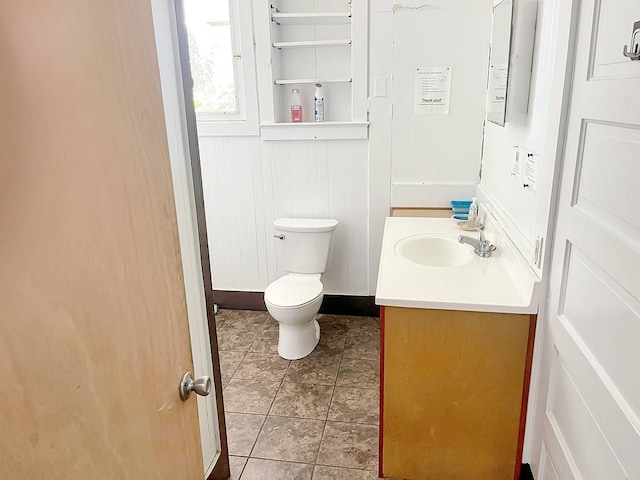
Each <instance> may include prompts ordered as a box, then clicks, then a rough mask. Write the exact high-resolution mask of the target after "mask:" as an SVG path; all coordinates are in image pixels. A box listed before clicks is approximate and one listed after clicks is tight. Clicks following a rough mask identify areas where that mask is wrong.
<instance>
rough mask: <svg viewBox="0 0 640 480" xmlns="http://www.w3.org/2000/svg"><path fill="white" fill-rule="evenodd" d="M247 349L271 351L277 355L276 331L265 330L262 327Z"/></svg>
mask: <svg viewBox="0 0 640 480" xmlns="http://www.w3.org/2000/svg"><path fill="white" fill-rule="evenodd" d="M249 351H250V352H253V353H271V354H273V355H277V354H278V331H277V330H276V331H273V330H265V329H264V327H263V330H262V331H261V332H260V333H259V334H258V336H257V337H256V339H255V340H254V342H253V344H252V345H251V348H250V349H249Z"/></svg>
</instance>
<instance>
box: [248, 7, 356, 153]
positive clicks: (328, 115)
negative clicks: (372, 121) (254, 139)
mask: <svg viewBox="0 0 640 480" xmlns="http://www.w3.org/2000/svg"><path fill="white" fill-rule="evenodd" d="M253 6H254V13H255V16H254V26H255V40H256V57H257V71H258V89H259V93H260V95H259V101H260V118H261V119H262V123H261V125H260V131H261V135H262V138H263V139H264V140H287V139H289V140H292V139H309V140H313V139H347V138H367V134H368V115H367V96H368V81H367V59H368V48H367V42H368V2H351V1H350V0H323V1H322V2H318V1H317V0H271V1H270V2H265V1H264V0H253ZM309 25H312V26H313V28H310V27H309ZM329 47H330V48H329ZM316 83H321V84H322V85H323V87H324V88H323V93H324V119H325V122H322V123H315V122H314V121H313V120H314V113H315V112H314V92H315V88H316V87H315V85H314V84H316ZM287 87H290V88H287ZM293 89H297V90H299V95H300V99H301V105H302V117H303V122H302V123H295V124H294V123H291V110H290V107H291V99H292V90H293Z"/></svg>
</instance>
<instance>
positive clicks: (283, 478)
mask: <svg viewBox="0 0 640 480" xmlns="http://www.w3.org/2000/svg"><path fill="white" fill-rule="evenodd" d="M311 475H313V465H306V464H304V463H287V462H280V461H275V460H262V459H259V458H250V459H249V462H248V463H247V466H246V467H245V469H244V472H243V474H242V477H241V480H311Z"/></svg>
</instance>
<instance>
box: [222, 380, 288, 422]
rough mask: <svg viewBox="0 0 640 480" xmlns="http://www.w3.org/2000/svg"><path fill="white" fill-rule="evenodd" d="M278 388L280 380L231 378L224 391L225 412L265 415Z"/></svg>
mask: <svg viewBox="0 0 640 480" xmlns="http://www.w3.org/2000/svg"><path fill="white" fill-rule="evenodd" d="M279 386H280V380H276V381H273V380H245V379H241V378H233V379H231V381H230V382H229V383H228V384H227V386H226V387H225V389H224V408H225V411H227V412H234V413H257V414H267V413H269V408H271V403H273V399H274V398H275V396H276V392H277V391H278V387H279Z"/></svg>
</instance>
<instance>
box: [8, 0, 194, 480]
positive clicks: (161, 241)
mask: <svg viewBox="0 0 640 480" xmlns="http://www.w3.org/2000/svg"><path fill="white" fill-rule="evenodd" d="M1 8H2V15H0V43H1V44H2V49H0V60H1V62H0V64H1V65H2V74H1V75H0V99H1V101H0V104H1V105H2V107H1V108H0V151H1V152H2V153H1V156H0V477H1V478H3V479H4V478H7V479H9V478H11V479H36V478H47V479H64V480H73V479H89V478H90V479H102V478H104V479H114V478H117V479H128V478H129V479H187V480H189V479H193V480H195V479H202V478H203V469H202V458H201V446H200V437H199V429H198V417H197V408H196V401H195V399H194V398H192V399H190V400H189V401H187V402H181V401H180V398H179V396H178V383H179V380H180V377H181V375H182V374H183V372H185V371H187V370H191V369H192V360H191V348H190V343H189V331H188V323H187V311H186V306H185V296H184V283H183V278H182V269H181V262H180V249H179V243H178V236H177V227H176V218H175V206H174V200H173V192H172V186H171V171H170V167H169V158H168V150H167V140H166V131H165V126H164V121H163V119H164V116H163V106H162V100H161V95H160V82H159V75H158V65H157V57H156V52H155V43H154V32H153V23H152V16H151V9H150V4H149V2H144V1H143V2H130V1H126V0H59V1H56V2H50V1H44V0H34V1H28V2H9V1H4V2H2V7H1Z"/></svg>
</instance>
